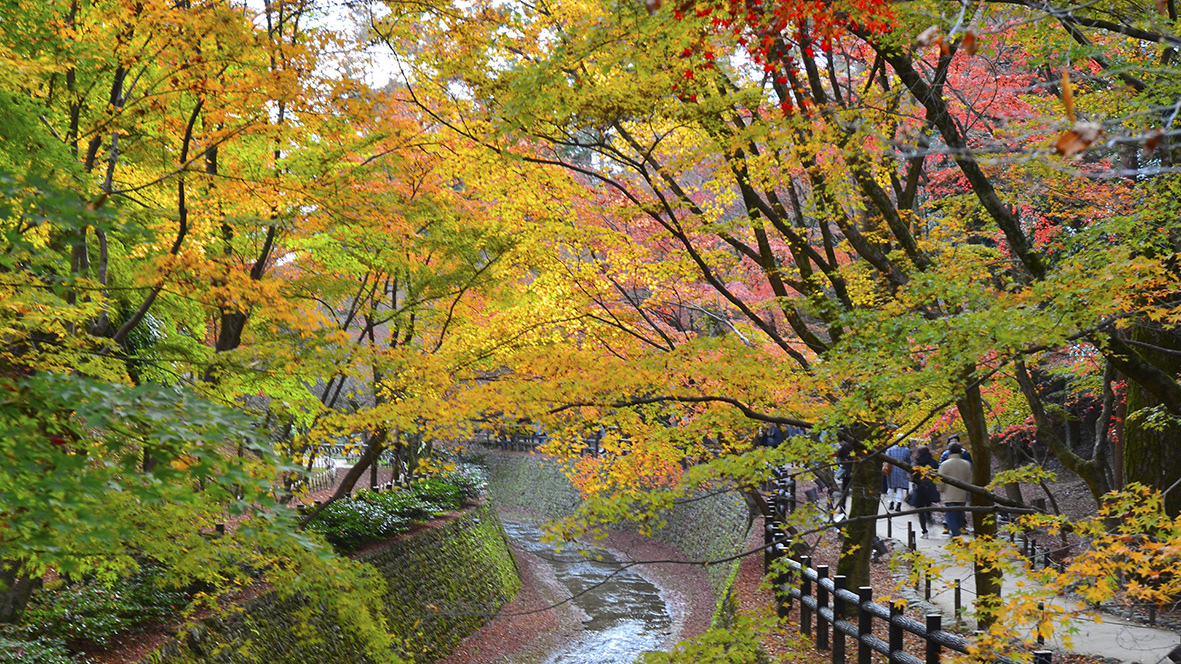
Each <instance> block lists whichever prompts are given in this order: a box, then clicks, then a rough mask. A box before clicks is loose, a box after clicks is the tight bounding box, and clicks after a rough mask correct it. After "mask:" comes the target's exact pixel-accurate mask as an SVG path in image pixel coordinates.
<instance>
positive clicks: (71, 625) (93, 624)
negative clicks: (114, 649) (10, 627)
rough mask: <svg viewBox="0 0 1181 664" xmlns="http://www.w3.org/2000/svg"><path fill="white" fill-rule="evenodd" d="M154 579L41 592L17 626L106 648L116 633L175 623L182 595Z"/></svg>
mask: <svg viewBox="0 0 1181 664" xmlns="http://www.w3.org/2000/svg"><path fill="white" fill-rule="evenodd" d="M160 578H161V575H160V572H159V571H157V570H154V569H150V568H148V569H145V570H143V571H140V572H138V573H136V574H133V575H131V576H128V577H125V578H123V579H120V580H119V581H118V582H117V583H116V584H114V585H112V586H107V585H105V584H103V583H100V582H98V581H93V580H91V581H83V582H80V583H72V584H69V585H64V586H61V587H59V588H54V589H46V590H42V591H40V592H38V593H37V594H35V595H34V596H33V598H32V600H31V601H30V602H29V606H28V608H26V609H25V613H24V615H23V616H22V619H21V622H22V623H23V624H24V625H25V627H26V628H27V629H29V630H31V631H32V632H33V633H36V634H47V635H51V636H53V637H55V638H58V639H64V640H66V641H73V642H88V643H92V644H95V645H99V646H106V645H109V644H110V642H111V638H113V637H114V636H116V635H118V634H122V633H125V632H131V631H135V630H136V629H137V628H141V627H145V626H149V625H156V624H160V623H163V622H168V621H170V620H173V619H175V618H176V617H177V615H178V614H179V613H180V611H181V610H182V609H183V608H184V607H185V605H186V604H188V597H187V596H186V595H185V593H184V592H183V591H180V590H176V589H171V588H166V587H164V586H163V585H162V584H161V583H160Z"/></svg>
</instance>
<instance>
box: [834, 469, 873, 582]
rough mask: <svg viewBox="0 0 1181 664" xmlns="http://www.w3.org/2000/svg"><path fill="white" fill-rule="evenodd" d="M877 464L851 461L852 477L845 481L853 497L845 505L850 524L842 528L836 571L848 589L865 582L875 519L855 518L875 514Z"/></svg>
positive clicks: (867, 577)
mask: <svg viewBox="0 0 1181 664" xmlns="http://www.w3.org/2000/svg"><path fill="white" fill-rule="evenodd" d="M881 466H882V464H881V463H880V462H876V461H875V462H868V461H860V462H857V463H855V464H853V480H852V482H850V484H849V493H850V494H851V495H852V497H853V502H852V505H851V506H850V507H849V521H850V523H849V525H847V526H846V527H845V530H844V540H843V541H842V542H841V559H840V561H838V562H837V574H843V575H845V578H846V579H848V581H847V583H848V587H850V588H860V587H861V586H867V585H869V554H870V552H871V551H872V550H873V538H874V537H875V536H876V535H877V521H875V520H874V519H873V518H865V519H864V520H858V517H874V516H877V513H878V507H879V506H880V504H881V494H882V471H881Z"/></svg>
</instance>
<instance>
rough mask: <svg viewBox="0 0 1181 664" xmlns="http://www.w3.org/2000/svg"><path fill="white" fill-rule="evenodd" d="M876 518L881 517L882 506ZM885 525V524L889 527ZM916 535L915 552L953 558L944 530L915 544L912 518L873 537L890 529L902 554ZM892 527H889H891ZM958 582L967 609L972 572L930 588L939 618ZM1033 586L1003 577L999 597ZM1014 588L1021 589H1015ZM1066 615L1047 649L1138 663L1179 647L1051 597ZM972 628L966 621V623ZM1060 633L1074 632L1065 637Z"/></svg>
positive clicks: (1167, 635) (1173, 636)
mask: <svg viewBox="0 0 1181 664" xmlns="http://www.w3.org/2000/svg"><path fill="white" fill-rule="evenodd" d="M882 507H883V509H882V510H881V511H880V513H885V509H884V507H885V505H884V504H883V505H882ZM887 521H889V522H890V523H889V524H888V523H887ZM908 523H909V524H912V525H911V527H912V528H913V529H914V533H915V544H916V548H917V549H918V550H919V551H921V552H923V553H924V554H926V555H928V556H930V557H932V558H933V559H935V560H937V561H941V562H943V563H945V564H946V563H947V562H948V561H950V560H951V559H952V558H951V557H950V556H949V555H948V553H947V548H946V547H947V545H948V543H949V541H950V539H949V538H948V537H946V536H943V535H941V534H940V533H941V532H942V531H943V526H941V525H933V526H930V533H931V536H930V539H920V538H919V534H920V532H921V531H920V529H919V520H918V517H917V516H914V515H909V516H907V515H898V516H891V517H890V518H889V519H888V520H887V519H881V520H879V521H878V534H879V535H880V536H881V537H882V538H883V539H885V538H886V536H887V529H892V531H893V537H894V539H895V540H897V542H895V544H894V549H895V550H905V548H906V546H907V524H908ZM891 527H892V528H891ZM957 579H958V580H959V581H960V589H961V596H962V601H963V604H964V605H965V606H968V607H970V605H971V602H972V601H973V600H974V598H975V597H976V592H975V591H976V581H975V578H974V576H973V574H972V570H971V569H970V568H968V567H963V566H956V565H952V566H949V567H947V568H946V569H944V571H943V578H942V579H941V580H939V581H932V583H931V603H933V604H935V605H936V606H938V607H939V608H940V609H942V610H943V614H944V616H946V617H947V619H951V618H952V617H953V616H954V606H955V591H954V586H955V581H956V580H957ZM1034 583H1035V582H1033V581H1032V580H1030V579H1029V578H1026V577H1021V576H1017V575H1006V576H1005V578H1004V581H1003V584H1002V587H1001V594H1002V596H1003V595H1009V594H1013V593H1017V592H1021V591H1023V590H1024V591H1027V590H1028V589H1029V587H1030V586H1032V585H1034ZM1018 584H1022V587H1019V585H1018ZM1051 603H1052V604H1055V605H1057V606H1058V607H1060V608H1061V609H1063V610H1064V611H1066V612H1072V613H1073V612H1079V613H1078V617H1076V618H1072V619H1070V624H1069V626H1068V627H1067V628H1066V629H1062V628H1061V627H1059V628H1058V629H1057V630H1055V634H1054V636H1053V637H1051V638H1049V639H1047V640H1046V647H1047V648H1049V649H1052V650H1058V651H1065V650H1066V648H1065V647H1064V644H1063V640H1064V639H1063V637H1064V636H1066V637H1067V638H1068V639H1069V641H1070V649H1069V651H1070V652H1075V653H1080V654H1086V655H1098V656H1100V657H1110V658H1112V659H1116V660H1120V661H1123V662H1139V663H1140V664H1158V663H1160V662H1166V664H1168V663H1169V660H1168V659H1167V656H1168V654H1169V653H1170V652H1171V651H1172V650H1173V649H1174V648H1176V647H1177V646H1178V645H1181V634H1178V633H1176V632H1173V631H1171V630H1167V629H1158V628H1150V627H1145V626H1143V625H1141V624H1140V623H1135V622H1129V621H1128V620H1126V619H1123V618H1118V617H1116V616H1111V615H1102V616H1100V615H1097V614H1095V613H1094V612H1086V611H1084V609H1083V606H1082V605H1081V604H1080V603H1078V602H1074V601H1072V600H1069V599H1065V598H1061V597H1059V598H1054V599H1053V601H1052V602H1051ZM968 622H969V624H971V621H970V620H969V621H968ZM1064 632H1073V634H1069V635H1065V634H1064Z"/></svg>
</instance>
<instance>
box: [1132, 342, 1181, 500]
mask: <svg viewBox="0 0 1181 664" xmlns="http://www.w3.org/2000/svg"><path fill="white" fill-rule="evenodd" d="M1130 341H1131V343H1132V344H1134V345H1135V346H1136V351H1137V352H1138V353H1139V354H1140V356H1141V357H1143V358H1144V359H1145V360H1147V361H1148V362H1151V363H1152V364H1153V365H1154V366H1156V367H1158V368H1159V369H1161V370H1162V371H1164V372H1165V373H1167V374H1168V375H1169V376H1173V377H1176V376H1177V375H1178V373H1181V355H1178V354H1177V352H1178V351H1181V339H1178V337H1177V335H1175V334H1173V333H1171V332H1167V331H1162V330H1152V329H1149V328H1147V327H1144V326H1137V327H1135V328H1133V329H1132V332H1131V340H1130ZM1145 344H1148V345H1151V346H1155V347H1157V348H1158V349H1159V350H1157V349H1154V348H1150V347H1148V346H1146V345H1145ZM1169 351H1173V352H1169ZM1127 395H1128V400H1127V418H1126V419H1125V420H1124V431H1123V434H1124V435H1123V479H1124V481H1125V483H1129V484H1130V483H1132V482H1139V483H1140V484H1145V485H1149V486H1154V487H1156V488H1158V489H1160V490H1161V491H1164V490H1165V489H1167V488H1169V487H1170V486H1172V485H1173V483H1174V482H1176V481H1177V480H1178V479H1181V427H1178V426H1176V424H1175V423H1174V422H1173V421H1172V420H1171V419H1168V421H1167V422H1165V425H1164V426H1160V425H1159V424H1158V425H1156V426H1154V425H1153V424H1152V422H1151V419H1152V418H1151V416H1148V415H1149V414H1150V413H1152V411H1150V410H1148V409H1155V410H1156V411H1157V413H1158V417H1159V418H1160V421H1164V420H1166V416H1167V415H1168V413H1166V412H1165V410H1164V408H1163V407H1162V402H1161V400H1160V399H1158V398H1157V397H1156V396H1155V395H1154V394H1152V393H1151V392H1149V391H1148V390H1147V389H1145V388H1144V386H1142V385H1140V384H1139V383H1137V382H1136V381H1135V380H1129V381H1128V392H1127ZM1165 511H1166V512H1167V513H1168V514H1169V515H1170V516H1177V515H1178V514H1181V489H1174V490H1172V491H1170V492H1169V494H1168V495H1167V496H1166V497H1165Z"/></svg>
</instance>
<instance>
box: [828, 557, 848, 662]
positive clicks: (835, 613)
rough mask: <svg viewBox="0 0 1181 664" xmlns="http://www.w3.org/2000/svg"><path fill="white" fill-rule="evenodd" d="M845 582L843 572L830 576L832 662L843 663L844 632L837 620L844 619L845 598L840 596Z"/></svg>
mask: <svg viewBox="0 0 1181 664" xmlns="http://www.w3.org/2000/svg"><path fill="white" fill-rule="evenodd" d="M846 582H847V580H846V579H845V575H844V574H838V575H836V576H834V577H832V587H833V593H832V664H845V633H844V632H842V631H841V628H840V627H838V626H837V622H838V621H841V620H844V619H845V600H844V599H842V598H841V591H842V590H844V589H845V583H846Z"/></svg>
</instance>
